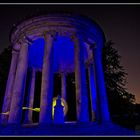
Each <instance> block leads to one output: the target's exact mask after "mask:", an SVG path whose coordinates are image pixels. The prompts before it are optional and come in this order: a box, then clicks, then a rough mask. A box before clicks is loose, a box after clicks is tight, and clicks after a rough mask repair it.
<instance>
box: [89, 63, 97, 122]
mask: <svg viewBox="0 0 140 140" xmlns="http://www.w3.org/2000/svg"><path fill="white" fill-rule="evenodd" d="M88 74H89V88H90V99H91V108H92V110H91V111H92V121H98V119H99V114H98V113H99V112H98V97H97V92H96V83H95V71H94V65H93V62H91V63H90V64H89V65H88Z"/></svg>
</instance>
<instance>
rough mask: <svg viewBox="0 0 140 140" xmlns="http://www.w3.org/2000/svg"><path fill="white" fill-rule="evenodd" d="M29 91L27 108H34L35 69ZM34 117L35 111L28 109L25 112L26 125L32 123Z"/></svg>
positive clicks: (32, 72) (31, 76)
mask: <svg viewBox="0 0 140 140" xmlns="http://www.w3.org/2000/svg"><path fill="white" fill-rule="evenodd" d="M29 84H30V85H29V89H28V96H27V104H26V107H28V108H33V103H34V91H35V69H34V68H32V71H31V75H30V83H29ZM32 115H33V111H32V110H30V109H27V110H26V111H25V119H24V123H32Z"/></svg>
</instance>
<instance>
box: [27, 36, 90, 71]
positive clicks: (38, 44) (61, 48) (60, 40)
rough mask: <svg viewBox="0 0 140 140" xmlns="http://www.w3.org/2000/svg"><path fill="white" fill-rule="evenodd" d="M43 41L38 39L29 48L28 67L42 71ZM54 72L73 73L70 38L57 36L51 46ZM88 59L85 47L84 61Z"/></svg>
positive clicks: (72, 49)
mask: <svg viewBox="0 0 140 140" xmlns="http://www.w3.org/2000/svg"><path fill="white" fill-rule="evenodd" d="M44 46H45V41H44V39H43V38H39V39H37V40H35V41H34V42H33V44H32V45H30V46H29V67H34V68H36V69H40V70H41V69H42V66H43V56H44ZM53 47H54V50H53V67H54V72H73V71H74V44H73V42H72V41H71V39H70V38H68V37H64V36H58V37H57V40H56V41H55V42H54V44H53ZM87 58H88V52H87V47H84V59H85V60H86V59H87Z"/></svg>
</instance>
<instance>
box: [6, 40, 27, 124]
mask: <svg viewBox="0 0 140 140" xmlns="http://www.w3.org/2000/svg"><path fill="white" fill-rule="evenodd" d="M27 66H28V44H27V43H26V42H23V43H22V44H21V48H20V53H19V59H18V65H17V70H16V76H15V81H14V86H13V95H12V101H11V107H10V114H9V120H8V123H9V124H20V122H21V117H22V104H23V99H24V90H25V82H26V73H27Z"/></svg>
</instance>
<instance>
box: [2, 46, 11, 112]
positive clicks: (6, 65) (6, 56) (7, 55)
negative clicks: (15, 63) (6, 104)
mask: <svg viewBox="0 0 140 140" xmlns="http://www.w3.org/2000/svg"><path fill="white" fill-rule="evenodd" d="M11 57H12V53H11V47H8V48H5V49H4V50H3V51H2V52H1V54H0V112H1V109H2V103H3V98H4V94H5V88H6V82H7V78H8V73H9V69H10V63H11Z"/></svg>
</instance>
